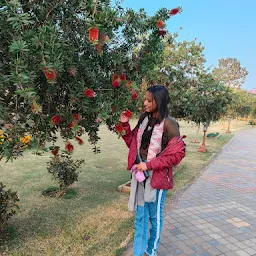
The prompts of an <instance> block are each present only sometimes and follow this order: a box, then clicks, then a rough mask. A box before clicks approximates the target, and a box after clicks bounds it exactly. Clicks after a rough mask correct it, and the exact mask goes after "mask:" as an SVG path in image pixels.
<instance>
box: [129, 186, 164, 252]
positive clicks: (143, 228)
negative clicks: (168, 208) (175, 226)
mask: <svg viewBox="0 0 256 256" xmlns="http://www.w3.org/2000/svg"><path fill="white" fill-rule="evenodd" d="M167 191H168V190H163V189H157V193H156V202H152V203H145V204H144V207H142V206H137V209H136V213H135V223H134V228H135V234H134V241H133V256H143V255H144V252H146V253H147V254H148V255H149V256H155V255H156V251H157V248H158V246H159V243H160V235H161V232H162V228H163V209H164V202H165V198H166V194H167ZM149 222H150V224H151V228H150V235H149V238H148V224H149Z"/></svg>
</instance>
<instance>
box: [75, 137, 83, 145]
mask: <svg viewBox="0 0 256 256" xmlns="http://www.w3.org/2000/svg"><path fill="white" fill-rule="evenodd" d="M75 139H76V141H77V142H78V144H79V145H82V144H83V143H84V141H83V140H82V139H81V138H79V137H77V136H75Z"/></svg>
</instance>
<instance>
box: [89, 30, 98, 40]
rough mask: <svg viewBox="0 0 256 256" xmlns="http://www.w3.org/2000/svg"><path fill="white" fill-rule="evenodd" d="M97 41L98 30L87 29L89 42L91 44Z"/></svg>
mask: <svg viewBox="0 0 256 256" xmlns="http://www.w3.org/2000/svg"><path fill="white" fill-rule="evenodd" d="M98 39H99V29H98V28H97V27H92V28H90V29H89V40H90V42H91V43H95V41H98Z"/></svg>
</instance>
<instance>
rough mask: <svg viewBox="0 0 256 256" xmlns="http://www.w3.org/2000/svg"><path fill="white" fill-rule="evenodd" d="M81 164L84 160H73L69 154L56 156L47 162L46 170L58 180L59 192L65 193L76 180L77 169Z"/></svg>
mask: <svg viewBox="0 0 256 256" xmlns="http://www.w3.org/2000/svg"><path fill="white" fill-rule="evenodd" d="M83 163H84V160H73V159H72V158H71V155H69V154H66V153H63V154H61V155H59V154H56V155H54V156H53V157H52V158H51V161H50V162H48V166H47V170H48V172H49V173H51V174H52V175H53V177H54V178H55V179H56V180H58V183H59V185H60V190H61V191H65V190H67V188H68V187H69V186H70V185H71V184H73V183H74V182H75V181H77V180H78V173H79V172H78V171H77V169H78V168H79V167H80V166H81V165H82V164H83Z"/></svg>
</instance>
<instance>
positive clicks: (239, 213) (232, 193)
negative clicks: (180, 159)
mask: <svg viewBox="0 0 256 256" xmlns="http://www.w3.org/2000/svg"><path fill="white" fill-rule="evenodd" d="M170 204H171V202H169V205H168V203H167V210H166V214H165V224H164V229H163V235H162V241H161V245H160V248H159V251H158V256H172V255H173V256H174V255H175V256H176V255H181V256H212V255H223V256H236V255H238V256H249V255H256V129H251V130H247V131H241V132H239V133H237V134H236V135H235V136H234V138H233V139H232V140H231V141H230V142H229V143H228V144H227V145H226V146H225V147H224V148H223V150H222V151H221V152H220V153H219V154H218V155H217V156H216V157H215V158H214V159H213V160H212V161H211V163H210V164H209V166H208V167H207V168H206V169H205V171H204V172H203V174H202V175H201V176H200V177H199V178H198V179H197V180H196V181H195V182H194V183H193V184H192V185H191V186H190V187H189V188H188V189H187V190H185V192H184V193H183V194H182V195H181V196H180V197H179V198H178V202H177V204H176V206H175V207H171V206H170Z"/></svg>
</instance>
